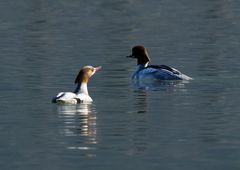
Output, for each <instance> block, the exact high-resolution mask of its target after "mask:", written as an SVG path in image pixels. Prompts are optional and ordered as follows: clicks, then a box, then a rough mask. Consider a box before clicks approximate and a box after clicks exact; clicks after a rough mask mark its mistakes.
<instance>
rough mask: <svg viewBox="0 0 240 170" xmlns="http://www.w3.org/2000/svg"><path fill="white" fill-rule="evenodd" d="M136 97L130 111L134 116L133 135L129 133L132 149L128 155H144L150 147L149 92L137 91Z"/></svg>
mask: <svg viewBox="0 0 240 170" xmlns="http://www.w3.org/2000/svg"><path fill="white" fill-rule="evenodd" d="M134 97H135V99H134V100H133V101H134V102H133V105H132V109H131V111H130V113H131V115H132V119H131V123H130V127H129V129H130V131H131V133H129V134H130V136H129V138H130V139H131V147H130V148H129V149H128V152H127V154H128V155H134V154H139V153H144V152H145V151H146V150H147V148H148V145H149V143H148V139H149V136H148V133H149V130H148V124H147V117H148V115H147V109H148V103H147V92H146V91H145V90H136V91H135V93H134Z"/></svg>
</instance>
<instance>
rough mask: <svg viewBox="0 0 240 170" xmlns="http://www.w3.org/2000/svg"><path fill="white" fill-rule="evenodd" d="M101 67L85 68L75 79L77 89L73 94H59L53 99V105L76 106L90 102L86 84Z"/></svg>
mask: <svg viewBox="0 0 240 170" xmlns="http://www.w3.org/2000/svg"><path fill="white" fill-rule="evenodd" d="M100 69H101V67H96V68H94V67H92V66H85V67H83V68H82V69H81V70H80V72H79V73H78V76H77V77H76V80H75V84H77V87H76V89H75V91H74V92H60V93H58V94H57V95H56V96H55V97H54V98H53V99H52V102H53V103H59V104H77V103H83V102H84V103H89V102H92V101H93V100H92V98H91V97H90V96H89V94H88V88H87V83H88V81H89V78H90V77H91V76H93V75H94V74H95V73H96V72H97V71H98V70H100Z"/></svg>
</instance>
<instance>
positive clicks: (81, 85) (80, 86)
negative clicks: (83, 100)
mask: <svg viewBox="0 0 240 170" xmlns="http://www.w3.org/2000/svg"><path fill="white" fill-rule="evenodd" d="M74 93H84V94H86V95H88V88H87V83H85V82H82V83H78V85H77V87H76V89H75V91H74Z"/></svg>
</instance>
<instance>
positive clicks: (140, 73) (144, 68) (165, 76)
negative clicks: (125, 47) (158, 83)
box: [127, 45, 192, 80]
mask: <svg viewBox="0 0 240 170" xmlns="http://www.w3.org/2000/svg"><path fill="white" fill-rule="evenodd" d="M127 57H129V58H136V59H137V68H136V70H135V72H134V73H133V75H132V79H133V80H139V79H142V78H151V79H152V78H153V79H156V80H192V78H191V77H189V76H187V75H185V74H182V73H181V72H180V71H178V70H177V69H175V68H172V67H169V66H166V65H148V64H149V62H150V57H149V55H148V53H147V49H146V48H145V47H144V46H142V45H138V46H135V47H133V48H132V54H131V55H130V56H127Z"/></svg>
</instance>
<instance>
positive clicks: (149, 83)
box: [133, 78, 189, 91]
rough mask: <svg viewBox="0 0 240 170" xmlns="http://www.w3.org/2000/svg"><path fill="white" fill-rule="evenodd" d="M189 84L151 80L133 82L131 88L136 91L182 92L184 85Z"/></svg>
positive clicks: (177, 81)
mask: <svg viewBox="0 0 240 170" xmlns="http://www.w3.org/2000/svg"><path fill="white" fill-rule="evenodd" d="M187 83H189V81H186V80H151V79H147V78H146V79H139V80H134V81H133V86H134V88H136V89H144V90H153V91H154V90H164V91H166V90H176V89H178V90H183V89H184V86H185V84H187Z"/></svg>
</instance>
